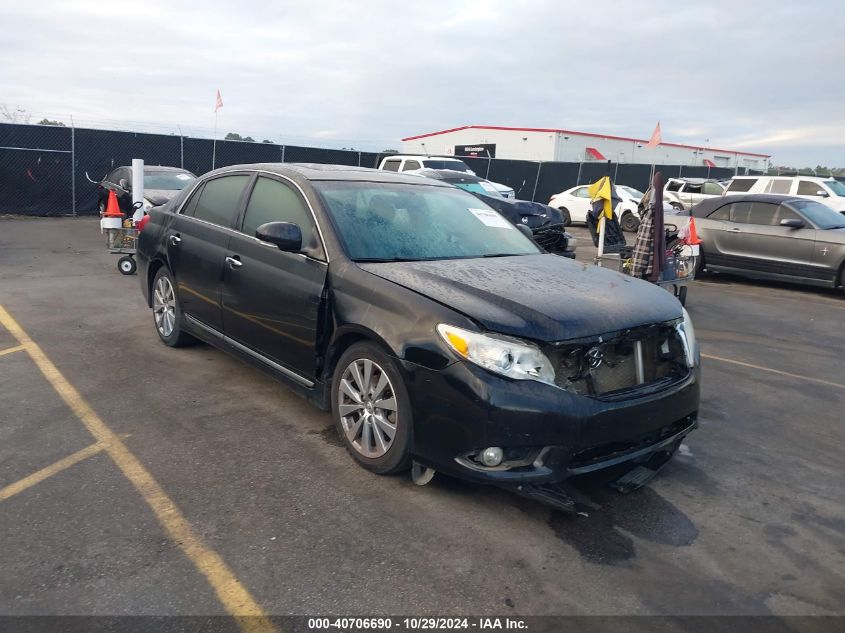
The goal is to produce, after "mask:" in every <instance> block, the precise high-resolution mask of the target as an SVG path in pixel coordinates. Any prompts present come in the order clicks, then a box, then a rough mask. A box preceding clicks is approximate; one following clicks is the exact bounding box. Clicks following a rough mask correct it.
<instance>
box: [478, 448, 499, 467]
mask: <svg viewBox="0 0 845 633" xmlns="http://www.w3.org/2000/svg"><path fill="white" fill-rule="evenodd" d="M504 456H505V454H504V452H503V451H502V449H501V448H499V447H498V446H491V447H490V448H485V449H484V450H483V451H481V453H480V454H479V456H478V458H479V459H480V460H481V463H482V464H484V465H485V466H498V465H499V464H501V463H502V458H503V457H504Z"/></svg>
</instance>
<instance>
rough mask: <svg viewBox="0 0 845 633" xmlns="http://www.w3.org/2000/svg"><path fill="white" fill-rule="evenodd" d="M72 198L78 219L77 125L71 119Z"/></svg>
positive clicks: (72, 207) (72, 208) (71, 118)
mask: <svg viewBox="0 0 845 633" xmlns="http://www.w3.org/2000/svg"><path fill="white" fill-rule="evenodd" d="M70 197H71V203H70V205H71V210H72V213H73V217H76V125H74V123H73V115H71V117H70Z"/></svg>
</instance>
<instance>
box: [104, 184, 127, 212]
mask: <svg viewBox="0 0 845 633" xmlns="http://www.w3.org/2000/svg"><path fill="white" fill-rule="evenodd" d="M103 217H104V218H122V217H123V213H121V211H120V207H119V206H118V204H117V196H116V195H114V189H109V201H108V203H107V204H106V212H105V213H104V214H103Z"/></svg>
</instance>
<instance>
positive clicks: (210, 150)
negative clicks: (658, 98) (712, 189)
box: [0, 123, 753, 216]
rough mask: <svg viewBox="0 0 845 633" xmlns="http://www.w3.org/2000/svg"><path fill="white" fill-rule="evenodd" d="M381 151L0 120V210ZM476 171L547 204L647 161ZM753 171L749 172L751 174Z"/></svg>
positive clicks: (646, 174)
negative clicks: (121, 171)
mask: <svg viewBox="0 0 845 633" xmlns="http://www.w3.org/2000/svg"><path fill="white" fill-rule="evenodd" d="M384 156H386V154H380V153H375V152H359V151H352V150H340V149H326V148H319V147H301V146H297V145H277V144H275V143H253V142H245V141H222V140H221V141H217V142H216V143H214V142H213V141H212V140H210V139H205V138H192V137H188V136H180V135H175V134H170V135H168V134H146V133H140V132H115V131H110V130H93V129H85V128H66V127H52V126H45V125H22V124H11V123H2V124H0V213H12V214H23V215H43V216H48V215H95V214H96V213H97V189H96V185H95V184H93V183H92V182H91V181H92V180H93V181H99V180H100V179H101V178H102V177H103V176H104V175H105V174H106V173H108V172H109V171H111V170H112V169H113V168H115V167H119V166H122V165H131V164H132V159H133V158H142V159H143V160H144V162H145V163H146V164H147V165H170V166H175V167H183V168H184V169H187V170H189V171H191V172H193V173H195V174H197V175H200V174H204V173H205V172H207V171H210V170H211V169H212V164H213V165H214V166H215V167H224V166H227V165H238V164H243V163H278V162H287V163H323V164H337V165H352V166H361V167H378V165H379V163H380V161H381V159H382V158H383V157H384ZM462 160H464V161H465V162H466V163H467V165H469V167H470V169H472V170H473V171H475V173H476V174H478V175H479V176H482V177H484V178H487V179H489V180H492V181H494V182H497V183H501V184H504V185H507V186H509V187H511V188H513V190H514V191H515V193H516V197H517V198H520V199H523V200H536V201H538V202H548V200H549V198H550V197H551V196H552V195H554V194H556V193H559V192H561V191H565V190H566V189H569V188H571V187H574V186H576V185H581V184H587V183H591V182H595V181H596V180H598V179H599V178H601V177H602V176H605V175H610V176H611V177H612V178H613V180H614V182H616V183H617V184H621V185H628V186H631V187H634V188H636V189H639V190H641V191H645V189H646V188H647V187H648V183H649V178H650V176H651V171H652V166H651V165H638V164H629V163H604V162H585V163H558V162H536V161H526V160H510V159H502V158H492V159H491V158H481V157H462ZM656 169H657V170H659V171H661V172H663V176H664V177H665V178H677V177H698V178H719V179H722V178H730V177H731V176H733V175H734V173H735V172H734V170H733V169H728V168H708V167H700V166H688V165H657V166H656ZM741 172H742V173H745V171H743V170H741ZM749 173H753V172H749Z"/></svg>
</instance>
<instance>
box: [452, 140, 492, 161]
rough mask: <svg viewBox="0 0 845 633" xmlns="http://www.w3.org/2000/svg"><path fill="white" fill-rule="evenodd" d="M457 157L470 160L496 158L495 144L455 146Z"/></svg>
mask: <svg viewBox="0 0 845 633" xmlns="http://www.w3.org/2000/svg"><path fill="white" fill-rule="evenodd" d="M455 156H468V157H470V158H496V144H495V143H480V144H478V145H455Z"/></svg>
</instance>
